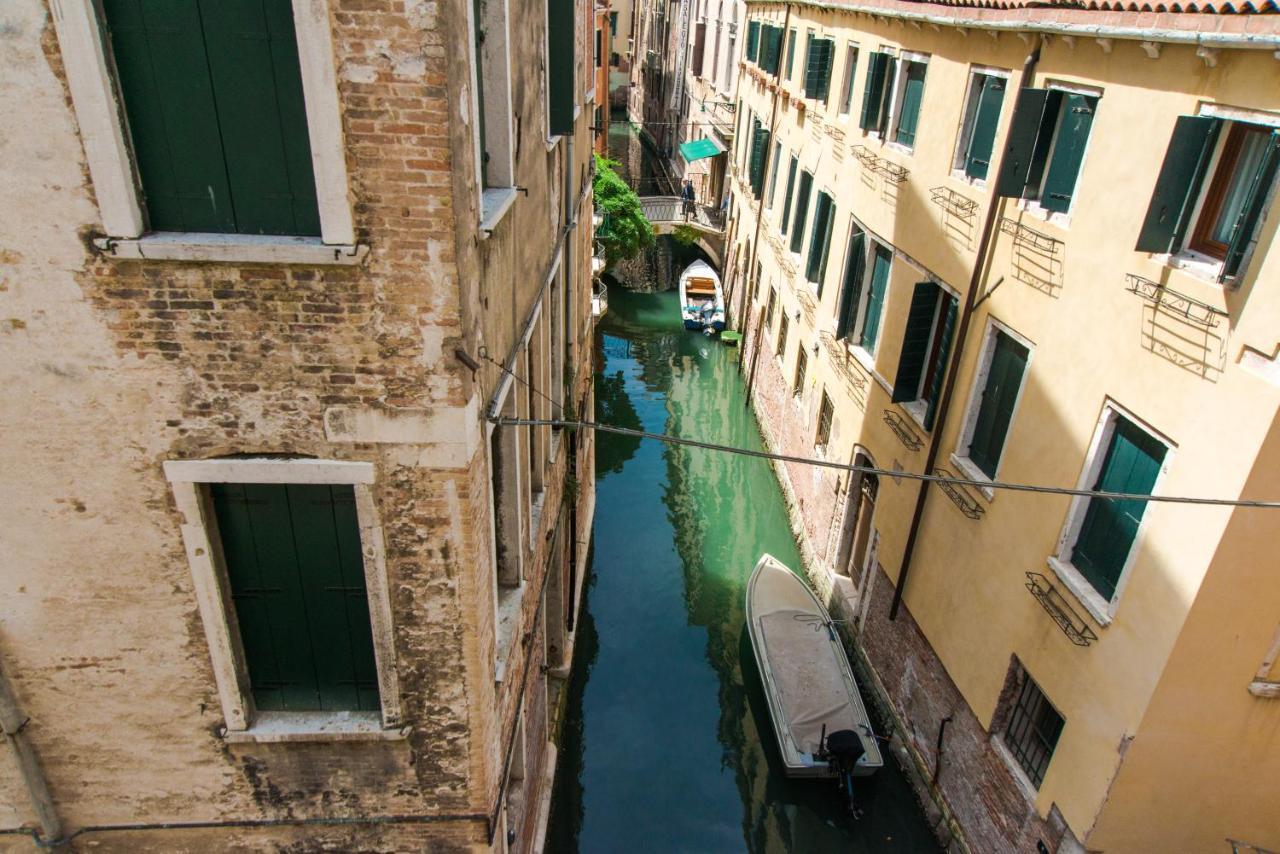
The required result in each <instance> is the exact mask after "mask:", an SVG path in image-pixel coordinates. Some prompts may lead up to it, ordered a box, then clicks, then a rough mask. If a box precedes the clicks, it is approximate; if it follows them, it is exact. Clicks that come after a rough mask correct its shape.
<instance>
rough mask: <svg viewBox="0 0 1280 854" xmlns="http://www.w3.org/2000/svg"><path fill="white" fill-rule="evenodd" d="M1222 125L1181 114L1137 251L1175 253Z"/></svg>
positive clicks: (1139, 238)
mask: <svg viewBox="0 0 1280 854" xmlns="http://www.w3.org/2000/svg"><path fill="white" fill-rule="evenodd" d="M1221 127H1222V122H1221V121H1220V120H1219V119H1214V118H1208V117H1206V116H1178V122H1177V124H1175V125H1174V127H1173V137H1172V138H1171V139H1170V140H1169V148H1168V149H1167V150H1166V151H1165V153H1164V163H1163V164H1162V165H1161V166H1160V177H1158V178H1157V179H1156V187H1155V190H1154V191H1153V192H1152V194H1151V204H1150V205H1148V206H1147V216H1146V219H1144V220H1143V222H1142V230H1141V231H1140V232H1138V245H1137V246H1136V247H1135V248H1136V249H1137V250H1139V251H1141V252H1172V251H1173V250H1174V248H1175V246H1176V244H1177V243H1179V242H1181V237H1182V235H1183V234H1184V233H1185V232H1186V227H1187V220H1188V219H1189V218H1190V214H1191V207H1192V205H1193V204H1194V202H1195V195H1194V194H1195V191H1196V190H1197V189H1198V188H1199V186H1200V181H1201V179H1202V178H1203V177H1204V172H1205V169H1206V168H1207V167H1208V165H1209V158H1210V157H1211V156H1212V154H1213V145H1214V142H1215V141H1216V140H1217V138H1218V131H1219V129H1220V128H1221Z"/></svg>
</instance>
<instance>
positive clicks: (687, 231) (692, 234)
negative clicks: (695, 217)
mask: <svg viewBox="0 0 1280 854" xmlns="http://www.w3.org/2000/svg"><path fill="white" fill-rule="evenodd" d="M701 236H702V232H700V231H698V229H696V228H694V227H693V226H691V225H677V226H676V227H675V228H673V229H671V238H672V239H673V240H675V242H676V243H679V244H680V245H681V246H694V245H696V244H697V243H698V238H699V237H701Z"/></svg>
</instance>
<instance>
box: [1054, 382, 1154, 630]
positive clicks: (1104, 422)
mask: <svg viewBox="0 0 1280 854" xmlns="http://www.w3.org/2000/svg"><path fill="white" fill-rule="evenodd" d="M1118 417H1120V418H1124V419H1125V420H1127V421H1129V422H1130V423H1132V424H1133V425H1134V426H1136V427H1138V428H1139V429H1140V430H1142V431H1143V432H1145V433H1147V434H1148V435H1150V436H1151V438H1153V439H1155V440H1156V441H1157V442H1159V443H1160V444H1162V445H1164V446H1165V454H1164V460H1163V461H1162V462H1161V463H1160V471H1159V473H1158V474H1157V475H1156V480H1155V483H1154V484H1152V486H1151V494H1152V495H1155V494H1157V493H1158V492H1159V491H1160V486H1161V484H1162V483H1163V482H1164V479H1165V477H1166V476H1167V475H1168V473H1169V465H1170V463H1171V462H1172V460H1173V456H1174V452H1175V450H1176V446H1175V445H1174V444H1173V442H1171V441H1170V440H1169V439H1168V437H1166V436H1164V435H1163V434H1162V433H1160V432H1159V431H1157V430H1155V429H1153V428H1152V427H1151V426H1150V425H1149V424H1147V423H1146V422H1145V421H1143V420H1142V419H1141V418H1138V417H1137V416H1136V415H1134V414H1133V413H1132V412H1130V411H1129V410H1128V409H1126V408H1124V407H1123V406H1121V405H1120V404H1118V403H1116V402H1115V401H1113V400H1111V399H1110V398H1108V399H1107V400H1106V402H1105V403H1104V404H1103V406H1102V413H1101V414H1100V415H1099V416H1098V422H1097V424H1096V425H1095V426H1094V430H1093V439H1092V440H1091V441H1090V443H1089V450H1088V452H1087V453H1086V455H1085V463H1084V466H1083V467H1082V468H1081V471H1080V478H1079V480H1078V481H1077V482H1076V489H1092V488H1093V487H1092V485H1093V483H1094V482H1095V481H1097V479H1098V473H1099V471H1100V469H1101V468H1102V463H1103V461H1104V460H1105V458H1106V448H1107V445H1108V444H1109V443H1110V441H1111V435H1112V433H1113V432H1114V431H1115V424H1116V419H1117V418H1118ZM1091 500H1092V499H1090V498H1088V497H1087V496H1076V497H1075V498H1073V499H1072V500H1071V506H1070V507H1069V508H1068V510H1067V517H1066V519H1065V521H1064V522H1063V526H1062V532H1061V533H1060V534H1059V536H1058V544H1057V549H1056V551H1055V552H1054V554H1052V555H1050V556H1049V557H1048V559H1047V563H1048V565H1049V568H1050V569H1052V570H1053V572H1054V574H1055V575H1056V576H1057V577H1058V579H1059V580H1060V581H1061V582H1062V583H1063V584H1064V585H1066V587H1067V589H1068V590H1070V591H1071V593H1072V594H1073V595H1074V596H1075V597H1076V599H1078V600H1079V601H1080V604H1081V605H1083V606H1084V607H1085V610H1087V611H1088V612H1089V614H1090V615H1091V616H1092V617H1093V618H1094V620H1096V621H1097V623H1098V625H1099V626H1102V627H1106V626H1108V625H1110V624H1111V621H1112V620H1113V619H1115V615H1116V608H1117V606H1118V605H1119V602H1120V599H1121V597H1122V596H1123V595H1124V589H1125V586H1126V585H1127V584H1128V583H1129V576H1130V574H1131V573H1132V571H1133V566H1134V564H1135V563H1136V562H1137V559H1138V555H1139V554H1140V553H1141V552H1142V550H1143V546H1144V545H1145V543H1144V540H1145V539H1146V531H1147V525H1148V523H1149V521H1150V519H1151V514H1150V512H1143V514H1142V519H1141V520H1140V521H1139V522H1138V530H1137V531H1136V532H1135V533H1134V536H1133V542H1132V543H1131V544H1130V546H1129V554H1128V555H1127V556H1126V557H1125V561H1124V566H1122V567H1121V569H1120V577H1119V578H1118V579H1116V589H1115V593H1114V594H1112V596H1111V598H1110V599H1109V600H1108V599H1104V598H1103V596H1102V594H1101V593H1099V592H1098V591H1097V590H1095V589H1094V587H1093V585H1092V584H1090V583H1089V581H1088V580H1087V579H1086V578H1085V577H1084V575H1083V574H1082V573H1081V572H1080V571H1079V570H1078V569H1076V568H1075V566H1074V565H1072V563H1071V549H1072V548H1073V547H1074V546H1075V543H1076V538H1077V537H1078V536H1079V534H1080V528H1081V526H1082V525H1083V524H1084V517H1085V512H1086V510H1087V508H1088V505H1089V502H1090V501H1091Z"/></svg>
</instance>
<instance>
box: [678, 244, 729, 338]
mask: <svg viewBox="0 0 1280 854" xmlns="http://www.w3.org/2000/svg"><path fill="white" fill-rule="evenodd" d="M680 316H681V318H683V319H684V328H685V329H696V330H699V331H709V332H712V333H715V332H719V331H720V330H721V329H724V294H723V293H722V292H721V291H720V277H719V276H717V275H716V271H715V270H713V269H711V265H710V264H707V263H706V262H705V261H694V262H693V263H692V264H690V265H689V266H688V267H685V268H684V272H683V273H681V274H680Z"/></svg>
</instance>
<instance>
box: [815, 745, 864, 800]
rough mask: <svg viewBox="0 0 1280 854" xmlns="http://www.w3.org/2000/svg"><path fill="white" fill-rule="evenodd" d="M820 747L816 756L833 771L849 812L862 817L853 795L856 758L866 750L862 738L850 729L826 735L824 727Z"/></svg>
mask: <svg viewBox="0 0 1280 854" xmlns="http://www.w3.org/2000/svg"><path fill="white" fill-rule="evenodd" d="M821 745H822V746H821V747H820V748H819V749H818V753H817V754H816V758H818V759H821V760H822V761H824V762H826V763H827V764H828V765H829V766H830V767H831V770H832V771H834V772H835V775H836V779H837V782H838V783H839V785H840V791H841V793H842V794H843V795H844V798H845V804H846V805H847V806H848V807H849V813H850V815H852V816H853V817H854V818H855V819H858V818H861V817H862V810H860V809H858V804H857V802H856V801H855V800H854V796H853V776H854V774H853V772H854V769H855V768H856V767H857V766H858V760H859V759H861V758H862V755H863V754H864V753H866V752H867V749H866V748H865V747H863V745H862V738H861V736H859V735H858V734H857V733H856V732H854V731H853V730H851V729H838V730H836V731H835V732H833V733H831V734H830V735H827V731H826V727H825V726H824V727H823V730H822V741H821Z"/></svg>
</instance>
